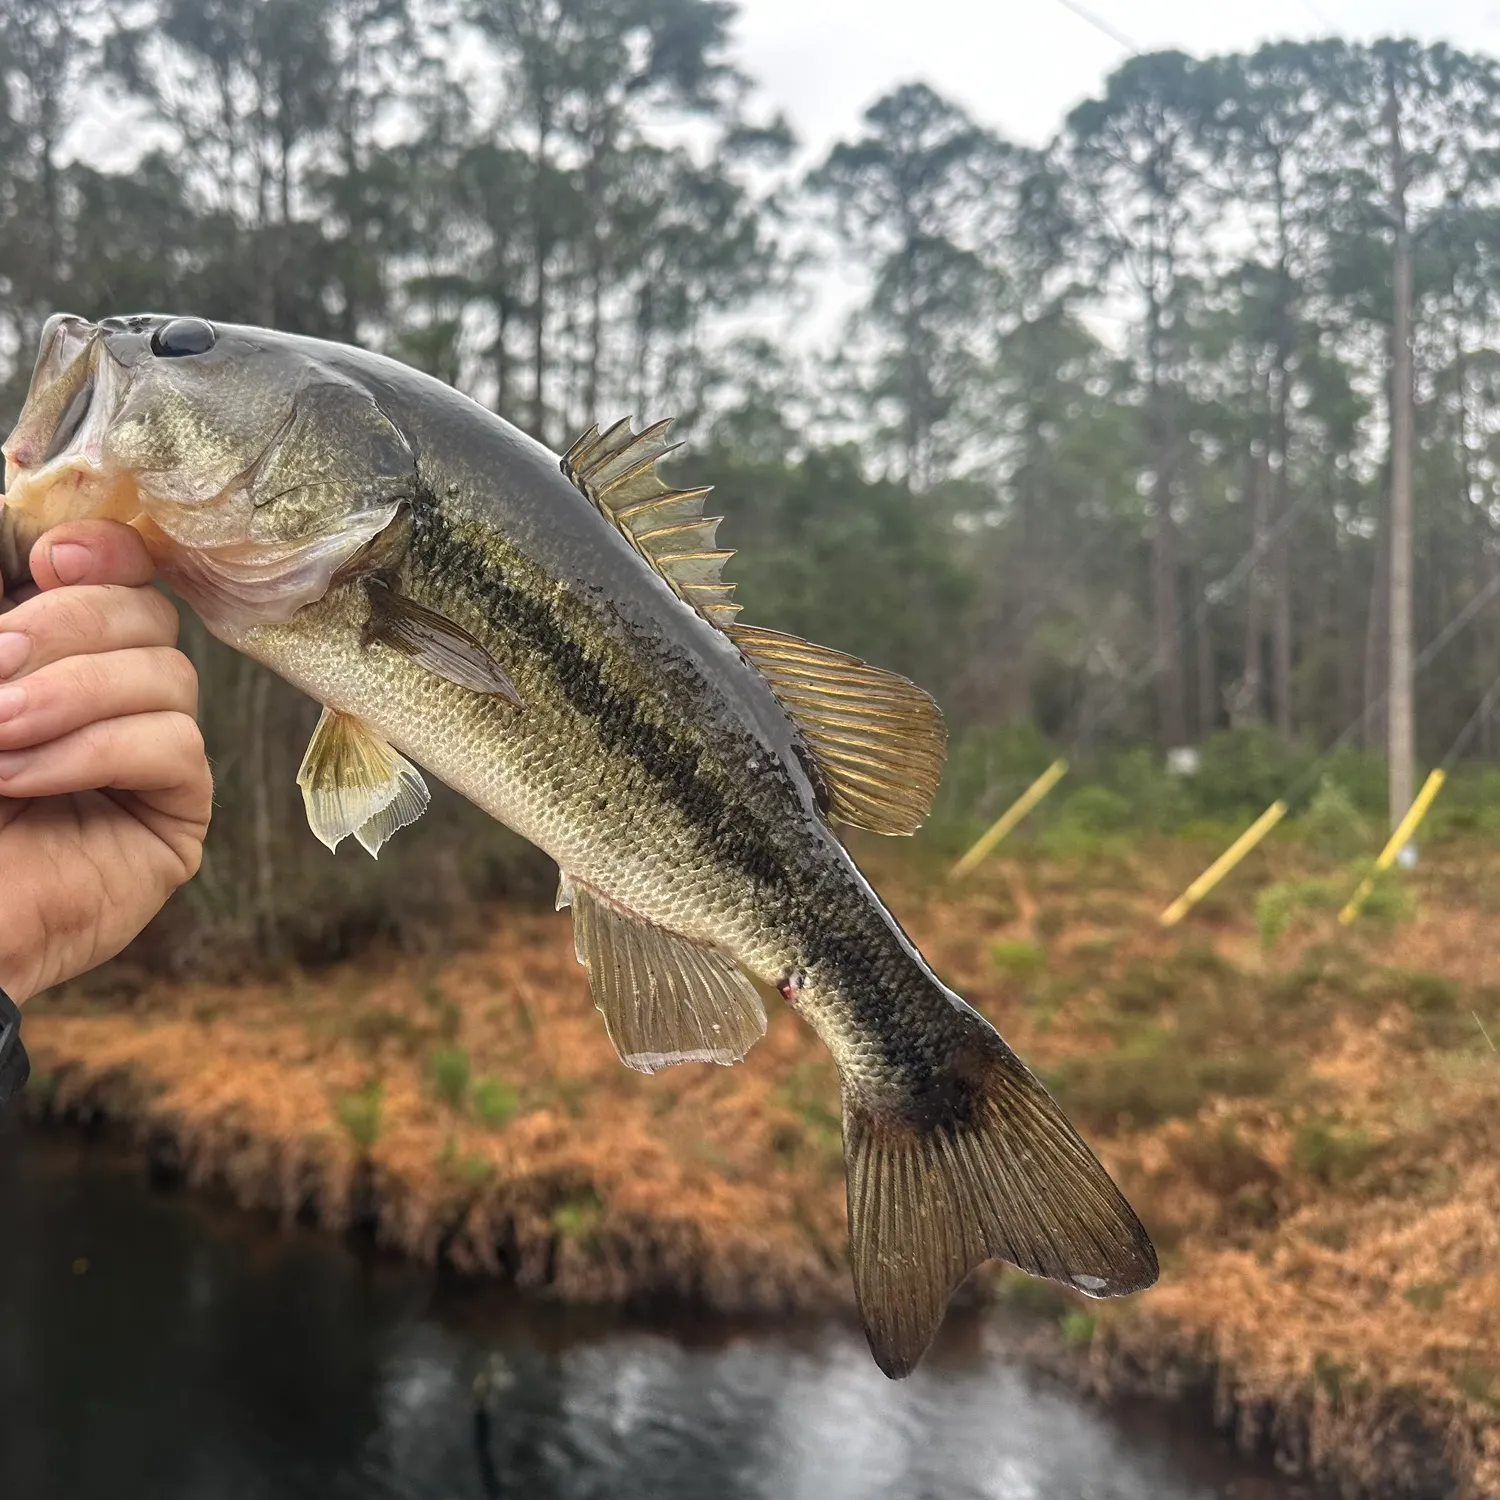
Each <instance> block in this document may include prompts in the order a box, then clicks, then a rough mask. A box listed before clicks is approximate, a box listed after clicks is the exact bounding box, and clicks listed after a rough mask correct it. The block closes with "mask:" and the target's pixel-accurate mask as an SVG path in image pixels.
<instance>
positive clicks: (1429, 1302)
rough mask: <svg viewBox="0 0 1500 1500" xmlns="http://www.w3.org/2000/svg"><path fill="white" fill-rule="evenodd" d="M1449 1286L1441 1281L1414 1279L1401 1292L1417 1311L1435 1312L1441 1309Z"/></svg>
mask: <svg viewBox="0 0 1500 1500" xmlns="http://www.w3.org/2000/svg"><path fill="white" fill-rule="evenodd" d="M1448 1291H1449V1287H1448V1284H1447V1283H1446V1282H1442V1281H1415V1282H1413V1283H1412V1284H1411V1285H1410V1286H1409V1287H1407V1289H1406V1290H1405V1291H1404V1292H1402V1293H1401V1295H1402V1297H1404V1298H1405V1299H1406V1301H1408V1302H1409V1303H1410V1304H1411V1305H1412V1306H1413V1307H1414V1308H1416V1309H1417V1311H1418V1312H1428V1313H1435V1312H1440V1311H1441V1310H1442V1306H1443V1303H1444V1301H1445V1300H1446V1299H1447V1296H1448Z"/></svg>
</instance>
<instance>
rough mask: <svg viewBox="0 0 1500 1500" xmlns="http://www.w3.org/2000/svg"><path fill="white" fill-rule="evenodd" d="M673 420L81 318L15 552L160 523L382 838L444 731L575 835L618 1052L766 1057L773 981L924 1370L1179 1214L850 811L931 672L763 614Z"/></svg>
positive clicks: (1139, 1261)
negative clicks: (1075, 1117) (741, 578)
mask: <svg viewBox="0 0 1500 1500" xmlns="http://www.w3.org/2000/svg"><path fill="white" fill-rule="evenodd" d="M666 425H667V424H665V423H660V424H658V425H656V426H653V427H648V428H646V429H645V430H644V431H643V432H641V433H636V432H635V431H633V429H632V427H631V425H630V424H629V423H628V422H624V423H618V424H616V425H615V426H613V427H611V428H609V429H608V430H607V431H605V432H603V433H601V432H599V431H598V430H597V429H594V430H591V431H590V432H589V433H587V434H586V435H585V436H584V437H583V438H581V439H580V440H579V441H578V442H577V443H575V444H574V445H573V447H572V448H571V449H570V450H569V451H568V453H567V454H565V455H562V456H561V457H559V456H558V455H557V454H554V453H552V452H550V451H548V450H547V449H546V448H544V447H543V446H542V445H541V444H539V443H536V442H534V441H532V439H530V438H529V437H527V436H526V435H525V434H523V433H521V432H520V431H518V430H517V429H516V428H514V427H512V426H510V425H509V424H508V423H506V422H505V421H503V420H502V419H501V418H500V417H498V416H496V415H494V414H493V413H491V412H489V411H487V410H486V409H484V408H483V407H481V406H479V405H477V404H476V403H474V402H473V401H471V400H469V399H468V398H467V397H465V396H463V395H461V394H459V393H458V392H456V391H454V390H452V389H451V388H449V387H447V386H445V385H443V384H441V383H440V382H438V381H436V380H433V379H429V378H428V377H426V376H424V375H421V374H418V373H417V372H415V371H413V370H411V369H408V368H406V367H405V366H403V365H400V364H397V363H395V362H394V361H391V360H389V359H385V358H382V357H380V356H378V355H374V354H370V353H367V352H364V351H362V350H358V349H353V348H346V347H342V346H339V345H334V344H328V343H322V342H319V341H317V340H313V339H305V338H298V337H293V336H289V335H285V334H279V333H273V332H268V331H266V330H263V329H256V328H243V327H233V326H229V325H222V324H221V325H211V324H209V323H206V322H203V321H202V320H199V319H193V318H167V317H158V316H147V317H131V318H106V319H104V320H103V321H102V322H100V323H98V324H90V323H87V322H84V321H82V320H80V319H77V318H71V317H57V318H54V319H53V320H52V321H51V322H50V323H49V324H48V326H47V329H46V331H45V334H44V336H43V341H42V348H41V352H40V354H39V357H38V361H37V366H36V370H35V373H34V376H33V380H32V385H31V390H30V393H29V395H28V398H27V401H26V405H25V408H24V410H23V412H22V415H21V418H20V420H19V422H18V424H17V426H16V429H15V431H14V432H13V433H12V434H11V436H10V438H9V440H8V441H7V443H6V444H5V447H4V452H5V458H6V511H5V513H4V514H5V525H4V527H3V528H0V530H3V531H4V532H5V533H6V534H7V535H8V540H5V541H0V550H3V552H4V555H5V556H6V557H8V558H9V559H10V566H12V567H14V566H16V565H17V562H16V560H17V559H19V558H21V557H24V555H25V543H26V540H27V539H28V538H29V537H30V536H33V535H36V534H39V532H40V531H41V530H42V529H44V528H45V527H46V526H48V525H51V524H55V523H56V522H58V521H61V520H64V519H77V518H81V517H101V516H103V517H114V518H116V519H119V520H123V521H126V522H129V523H130V524H132V525H134V526H136V527H137V528H138V529H139V530H140V532H141V534H142V535H143V536H144V538H145V539H146V542H147V544H148V546H149V547H150V549H151V552H152V554H153V556H154V557H155V559H156V562H157V564H158V567H159V569H160V571H161V574H162V577H163V578H164V580H165V581H166V582H167V583H168V584H169V585H170V586H171V587H172V588H173V589H175V590H176V591H177V592H178V593H179V594H180V595H181V596H182V598H183V599H185V600H186V601H187V603H188V604H189V605H190V606H191V607H192V608H193V609H194V610H195V611H196V612H197V613H198V615H199V616H200V617H201V618H202V619H203V621H204V623H205V624H206V625H207V627H208V628H209V629H210V630H211V631H213V633H214V634H215V635H217V636H218V637H219V638H220V639H221V640H223V641H225V642H227V643H228V644H229V645H230V646H232V647H234V648H235V649H236V650H239V651H242V652H244V653H246V654H247V655H249V656H251V657H253V658H255V659H256V660H257V661H260V662H262V663H264V664H265V665H266V666H268V667H269V668H271V669H272V670H273V671H275V672H277V673H279V674H280V675H281V676H283V677H284V678H286V679H287V680H288V681H290V682H292V683H294V684H295V685H296V686H298V687H299V688H301V689H302V690H304V691H305V692H307V693H308V694H310V695H311V696H312V697H313V698H315V699H317V701H318V702H319V703H321V704H322V705H323V706H324V713H323V718H322V720H321V721H320V723H319V726H318V729H317V731H316V733H315V735H314V737H313V741H312V743H311V744H310V746H309V747H308V752H307V757H306V760H305V761H304V763H303V767H302V772H301V775H300V777H299V780H300V782H301V785H302V788H303V792H304V796H305V799H306V804H307V811H308V817H309V821H310V823H311V825H312V828H313V830H314V832H315V833H316V834H317V835H318V837H319V838H321V839H323V840H324V841H325V842H326V843H328V844H329V845H330V846H333V845H336V844H337V843H338V842H339V841H340V840H341V839H343V838H345V837H348V836H350V835H352V836H354V837H355V838H357V839H358V840H360V842H362V843H363V844H364V845H365V846H366V847H367V848H368V849H369V850H370V851H371V852H372V853H374V852H376V851H378V850H379V848H380V846H381V845H382V844H383V843H384V841H385V840H386V839H388V838H389V837H391V835H392V834H393V833H394V832H396V830H397V829H399V828H400V827H402V826H403V825H404V824H406V823H409V822H410V821H412V820H413V819H414V818H416V817H418V816H420V814H421V812H422V810H423V808H424V807H425V805H426V801H427V795H428V794H427V788H426V783H425V781H424V780H423V777H422V774H421V771H420V770H419V769H418V767H419V766H421V767H425V768H426V769H427V770H428V771H430V772H431V773H433V774H435V775H436V776H438V777H440V778H441V779H442V780H443V781H445V782H447V783H448V784H449V785H450V786H452V787H454V788H456V789H457V790H458V791H459V792H461V793H463V794H464V795H465V796H467V797H468V798H470V799H471V800H472V801H473V802H475V803H476V804H478V806H480V807H481V808H483V809H484V810H485V811H486V812H488V813H490V814H491V815H492V816H494V817H496V818H498V819H500V820H501V821H503V822H505V823H507V824H509V825H510V827H512V828H514V829H515V830H516V831H517V832H519V833H521V834H523V835H524V836H525V837H527V838H528V839H531V840H532V841H533V842H535V843H536V844H538V845H539V846H540V847H541V848H542V849H544V850H545V851H546V852H547V853H548V854H549V855H551V856H552V858H553V859H555V860H556V861H557V863H558V866H559V869H560V872H561V886H560V894H559V906H560V907H561V906H564V905H569V904H571V906H572V910H573V921H574V927H575V935H576V941H577V951H578V956H579V959H580V960H581V962H582V963H584V964H585V965H586V966H587V969H588V974H589V980H590V984H591V987H592V992H593V996H594V1000H595V1003H596V1004H597V1005H598V1008H599V1009H600V1010H601V1011H602V1012H603V1015H604V1021H605V1025H606V1027H607V1028H608V1031H609V1035H610V1038H611V1039H612V1041H613V1042H614V1044H615V1047H616V1048H617V1049H618V1051H619V1053H620V1056H621V1058H622V1059H623V1060H624V1061H625V1062H626V1063H627V1064H629V1065H630V1066H631V1067H634V1068H637V1069H640V1070H642V1071H644V1072H651V1071H654V1070H655V1069H657V1068H660V1067H663V1066H666V1065H668V1064H672V1063H679V1062H684V1061H690V1060H698V1061H712V1062H718V1063H726V1064H727V1063H733V1062H737V1061H738V1060H739V1059H740V1058H742V1057H743V1056H744V1055H745V1054H746V1052H748V1051H749V1049H750V1048H751V1047H752V1046H753V1045H754V1043H755V1042H756V1040H757V1039H758V1038H759V1037H760V1036H761V1034H762V1033H763V1032H764V1030H765V1025H766V1017H765V1011H764V1007H763V1005H762V1001H761V998H760V992H759V991H758V990H757V988H756V986H755V984H754V983H753V980H760V981H762V982H763V983H764V984H765V985H767V986H769V987H771V988H774V989H776V990H779V991H780V993H781V995H782V996H783V997H784V998H785V999H786V1000H787V1002H788V1003H789V1004H790V1005H792V1006H793V1007H794V1008H795V1009H796V1011H797V1012H798V1013H799V1014H800V1015H801V1016H802V1017H803V1018H804V1019H805V1020H806V1021H807V1022H808V1023H809V1024H810V1025H811V1026H812V1027H813V1029H814V1031H815V1032H816V1033H817V1035H818V1036H819V1038H820V1039H821V1040H822V1041H823V1043H824V1044H825V1045H826V1046H827V1047H828V1049H829V1051H830V1052H831V1053H832V1055H833V1057H834V1060H835V1062H836V1063H837V1064H838V1069H839V1074H840V1078H841V1081H842V1100H843V1126H844V1148H845V1157H846V1167H847V1178H848V1210H849V1234H850V1247H851V1261H852V1266H853V1274H854V1287H855V1293H856V1298H857V1301H858V1305H859V1309H860V1312H861V1315H862V1318H863V1322H864V1325H865V1330H866V1332H867V1334H868V1337H869V1342H870V1347H871V1350H872V1352H873V1354H874V1356H875V1359H876V1361H877V1362H878V1363H879V1365H880V1367H881V1369H883V1370H884V1371H885V1372H886V1373H887V1374H888V1375H891V1376H893V1377H894V1376H901V1375H905V1374H906V1373H907V1372H909V1371H910V1370H911V1369H912V1368H913V1367H914V1366H915V1364H916V1363H917V1361H918V1359H919V1358H920V1357H921V1355H922V1352H923V1351H924V1349H925V1348H926V1346H927V1344H928V1342H929V1341H930V1339H931V1337H932V1334H933V1332H934V1330H935V1329H936V1327H937V1325H938V1323H939V1322H940V1320H941V1318H942V1315H943V1311H944V1308H945V1306H946V1304H947V1301H948V1299H949V1297H950V1295H951V1293H952V1292H953V1290H954V1288H955V1287H956V1286H957V1285H958V1284H959V1283H960V1282H961V1281H962V1280H963V1279H964V1278H965V1277H966V1276H967V1275H968V1274H969V1272H970V1271H971V1270H973V1268H974V1267H975V1266H977V1265H978V1264H979V1263H980V1262H982V1261H985V1260H987V1259H990V1258H991V1257H1001V1258H1003V1259H1005V1260H1008V1261H1011V1262H1012V1263H1014V1264H1015V1265H1017V1266H1020V1267H1021V1268H1023V1269H1024V1270H1026V1271H1029V1272H1031V1273H1033V1274H1035V1275H1039V1276H1046V1277H1051V1278H1054V1279H1056V1280H1059V1281H1061V1282H1064V1283H1066V1284H1068V1285H1070V1286H1072V1287H1075V1288H1077V1289H1078V1290H1080V1291H1082V1292H1085V1293H1087V1294H1088V1295H1090V1296H1099V1297H1103V1296H1115V1295H1120V1294H1123V1293H1128V1292H1133V1291H1136V1290H1138V1289H1140V1288H1142V1287H1145V1286H1148V1285H1150V1284H1151V1283H1152V1282H1153V1281H1154V1280H1155V1278H1156V1274H1157V1263H1156V1256H1155V1252H1154V1251H1153V1249H1152V1246H1151V1242H1150V1240H1149V1238H1148V1237H1147V1235H1146V1232H1145V1230H1144V1229H1143V1228H1142V1226H1141V1224H1140V1222H1139V1221H1138V1220H1137V1218H1136V1216H1135V1214H1134V1213H1133V1212H1132V1211H1131V1209H1130V1207H1129V1206H1128V1204H1127V1203H1126V1202H1125V1200H1124V1199H1123V1198H1122V1197H1121V1195H1120V1193H1119V1192H1118V1190H1117V1189H1116V1188H1115V1186H1114V1184H1113V1183H1112V1182H1111V1180H1110V1178H1109V1177H1108V1175H1107V1174H1106V1173H1105V1171H1104V1169H1103V1168H1102V1167H1101V1166H1100V1164H1099V1163H1098V1161H1097V1160H1096V1159H1095V1157H1094V1156H1093V1154H1092V1153H1091V1152H1090V1150H1089V1148H1088V1147H1087V1146H1086V1145H1085V1144H1084V1142H1083V1140H1082V1139H1081V1138H1080V1137H1079V1135H1078V1134H1077V1132H1076V1131H1074V1129H1073V1128H1072V1126H1071V1125H1069V1123H1068V1122H1067V1120H1066V1119H1065V1118H1064V1116H1063V1114H1062V1113H1061V1111H1060V1110H1059V1109H1058V1107H1057V1106H1056V1104H1055V1103H1054V1102H1053V1101H1052V1099H1051V1098H1050V1097H1049V1096H1048V1094H1047V1092H1046V1090H1045V1089H1044V1088H1043V1087H1042V1085H1041V1084H1040V1083H1039V1082H1038V1081H1037V1080H1036V1078H1035V1077H1033V1075H1032V1074H1031V1073H1030V1072H1029V1071H1028V1070H1027V1068H1026V1067H1025V1066H1024V1065H1023V1064H1022V1062H1021V1061H1020V1059H1019V1058H1017V1057H1016V1055H1015V1054H1014V1053H1013V1052H1012V1051H1011V1050H1010V1048H1009V1047H1007V1046H1006V1044H1005V1042H1004V1041H1003V1040H1002V1039H1001V1037H1000V1035H999V1033H998V1032H996V1031H995V1029H994V1028H993V1027H992V1026H991V1025H990V1024H989V1023H988V1022H987V1021H986V1020H984V1018H983V1017H982V1016H980V1015H979V1014H978V1012H977V1011H975V1010H973V1009H972V1008H971V1007H970V1006H968V1005H966V1004H965V1003H964V1001H963V1000H961V999H960V998H959V997H958V996H957V995H955V994H954V993H953V992H952V991H951V990H949V989H947V988H946V987H945V986H944V985H943V984H942V982H941V981H940V980H939V979H938V978H937V977H936V975H935V974H934V973H933V972H932V970H931V969H930V968H929V967H928V966H927V964H926V962H925V961H924V960H923V958H922V956H921V954H919V953H918V952H917V950H916V948H915V946H914V945H913V944H912V943H911V941H910V940H909V939H908V938H907V936H906V935H905V933H904V932H903V931H902V930H901V928H900V926H899V925H898V924H897V922H896V920H895V918H894V917H892V916H891V914H890V913H889V912H888V911H887V910H886V909H885V907H884V906H883V905H882V904H881V902H880V900H879V898H878V897H877V896H876V894H875V892H874V891H873V890H872V889H871V887H870V885H869V884H868V883H867V882H866V880H865V879H864V878H863V876H862V875H861V874H860V872H859V870H858V869H857V868H856V866H855V864H854V861H853V859H852V858H851V857H850V855H849V852H848V850H847V849H846V848H845V847H844V845H843V843H842V842H841V841H840V839H839V838H838V836H837V835H836V833H835V831H834V828H833V826H832V825H833V824H834V823H835V822H842V823H845V824H851V825H854V826H858V827H863V828H867V829H873V830H876V831H878V832H882V833H910V832H912V831H914V829H915V828H916V827H917V825H918V824H919V823H920V822H921V821H922V819H923V817H924V816H925V815H926V812H927V811H928V808H929V806H930V803H931V800H932V796H933V794H934V793H935V791H936V788H937V783H938V779H939V777H940V775H941V771H942V763H943V755H944V749H945V740H944V732H943V726H942V720H941V716H940V715H939V713H938V711H937V707H936V705H935V704H934V703H933V701H932V699H931V698H929V697H928V696H927V695H926V694H925V693H923V692H922V691H921V690H920V689H919V688H917V687H915V686H914V685H913V684H911V683H910V682H907V681H906V680H905V679H904V678H900V677H896V676H894V675H892V674H890V673H887V672H883V671H881V670H879V669H877V668H874V667H871V666H868V665H866V664H865V663H864V662H861V661H859V660H857V659H855V658H853V657H851V656H847V655H845V654H844V653H842V652H837V651H831V650H827V649H825V648H823V647H820V646H815V645H812V644H810V643H808V642H805V641H801V640H798V639H796V638H794V637H791V636H786V635H781V634H778V633H776V632H773V631H769V630H763V629H759V628H754V627H751V626H747V625H742V624H740V623H739V622H738V620H737V618H736V614H737V606H736V605H735V603H734V601H733V598H732V594H731V589H732V585H729V584H727V583H725V582H724V581H723V579H722V577H721V570H722V566H723V562H724V559H725V558H726V557H727V556H728V554H727V553H725V552H722V551H720V550H719V549H718V548H717V547H716V546H715V540H714V529H715V526H716V525H717V521H716V520H715V519H713V518H705V516H704V515H703V499H704V495H705V494H706V491H703V490H674V489H670V488H668V487H667V486H666V485H665V484H664V483H663V482H662V480H661V479H660V478H659V477H658V473H657V467H656V465H657V460H658V459H659V458H660V457H661V456H662V455H663V454H664V453H665V452H666V451H667V449H668V444H667V442H666V439H665V429H666Z"/></svg>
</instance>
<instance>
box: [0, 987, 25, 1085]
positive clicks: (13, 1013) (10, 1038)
mask: <svg viewBox="0 0 1500 1500" xmlns="http://www.w3.org/2000/svg"><path fill="white" fill-rule="evenodd" d="M30 1077H31V1059H30V1058H28V1057H27V1056H26V1049H25V1048H24V1047H23V1046H22V1045H21V1010H20V1007H19V1006H18V1005H17V1004H16V1003H15V1001H14V1000H12V999H11V998H10V996H9V995H7V994H6V993H5V991H4V990H0V1113H3V1112H4V1110H5V1108H6V1106H7V1105H9V1104H10V1103H11V1102H12V1101H13V1100H14V1099H15V1097H16V1095H17V1094H19V1093H20V1092H21V1090H22V1089H23V1088H25V1087H26V1080H27V1079H28V1078H30Z"/></svg>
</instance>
